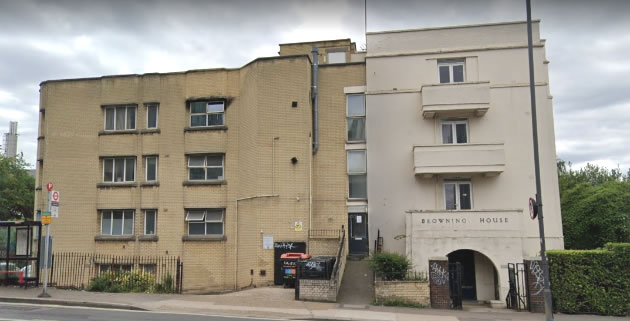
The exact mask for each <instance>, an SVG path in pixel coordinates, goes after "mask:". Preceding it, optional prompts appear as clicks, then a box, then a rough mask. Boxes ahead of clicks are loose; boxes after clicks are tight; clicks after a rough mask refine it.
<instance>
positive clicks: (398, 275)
mask: <svg viewBox="0 0 630 321" xmlns="http://www.w3.org/2000/svg"><path fill="white" fill-rule="evenodd" d="M374 277H375V280H381V281H418V282H428V278H427V274H426V273H424V272H416V271H406V272H405V271H403V272H374Z"/></svg>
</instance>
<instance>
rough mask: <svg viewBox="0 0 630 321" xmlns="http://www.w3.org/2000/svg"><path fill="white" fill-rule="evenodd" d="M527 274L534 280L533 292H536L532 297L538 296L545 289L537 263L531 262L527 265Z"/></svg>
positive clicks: (543, 279)
mask: <svg viewBox="0 0 630 321" xmlns="http://www.w3.org/2000/svg"><path fill="white" fill-rule="evenodd" d="M529 272H530V273H531V274H532V275H533V276H534V277H535V278H536V281H535V282H534V291H536V293H534V295H538V294H540V292H542V290H543V289H544V288H545V277H544V275H543V269H542V268H541V267H540V265H539V264H538V261H532V262H531V263H530V264H529Z"/></svg>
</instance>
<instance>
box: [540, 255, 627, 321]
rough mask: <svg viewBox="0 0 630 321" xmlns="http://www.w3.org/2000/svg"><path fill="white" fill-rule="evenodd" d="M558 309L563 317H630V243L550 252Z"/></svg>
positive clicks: (554, 292)
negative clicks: (600, 315) (589, 314)
mask: <svg viewBox="0 0 630 321" xmlns="http://www.w3.org/2000/svg"><path fill="white" fill-rule="evenodd" d="M548 256H549V268H550V278H551V291H552V294H553V299H554V307H555V309H556V310H557V311H559V312H563V313H595V314H602V315H618V316H624V315H630V243H607V244H606V245H605V246H604V248H603V249H597V250H553V251H548Z"/></svg>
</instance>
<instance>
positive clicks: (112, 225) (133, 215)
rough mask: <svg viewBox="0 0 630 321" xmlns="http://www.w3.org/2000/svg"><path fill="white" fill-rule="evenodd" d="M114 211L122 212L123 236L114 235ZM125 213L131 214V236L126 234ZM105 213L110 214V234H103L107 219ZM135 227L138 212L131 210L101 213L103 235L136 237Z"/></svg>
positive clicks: (104, 211)
mask: <svg viewBox="0 0 630 321" xmlns="http://www.w3.org/2000/svg"><path fill="white" fill-rule="evenodd" d="M114 211H122V212H123V218H122V234H112V232H113V231H114ZM125 212H131V234H124V233H125ZM105 213H109V217H110V220H111V222H110V224H109V234H103V220H104V219H105ZM135 225H136V211H135V210H131V209H113V210H102V211H101V228H100V230H101V235H109V236H119V235H120V236H125V235H135V232H136V231H135Z"/></svg>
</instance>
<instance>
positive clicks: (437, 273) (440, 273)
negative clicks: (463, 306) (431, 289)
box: [431, 262, 448, 285]
mask: <svg viewBox="0 0 630 321" xmlns="http://www.w3.org/2000/svg"><path fill="white" fill-rule="evenodd" d="M431 281H433V283H434V284H436V285H444V284H446V282H448V271H446V270H445V269H444V268H443V267H441V266H440V265H439V264H437V263H435V262H433V264H431Z"/></svg>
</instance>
